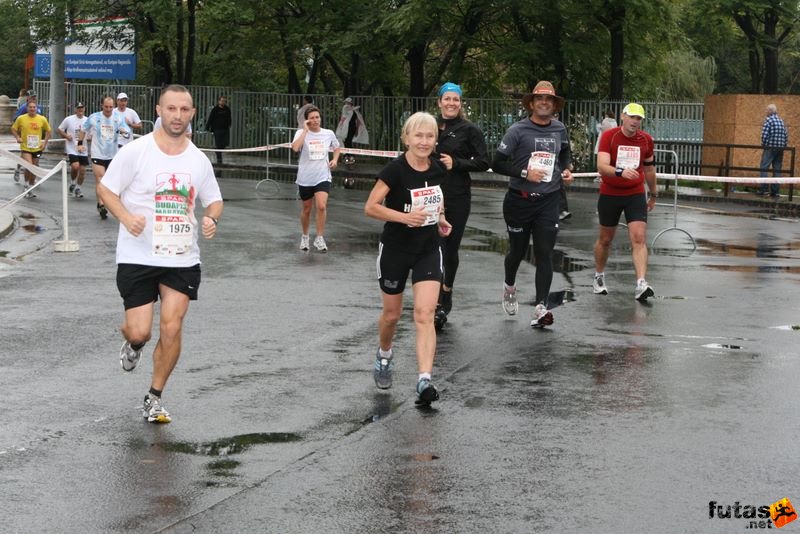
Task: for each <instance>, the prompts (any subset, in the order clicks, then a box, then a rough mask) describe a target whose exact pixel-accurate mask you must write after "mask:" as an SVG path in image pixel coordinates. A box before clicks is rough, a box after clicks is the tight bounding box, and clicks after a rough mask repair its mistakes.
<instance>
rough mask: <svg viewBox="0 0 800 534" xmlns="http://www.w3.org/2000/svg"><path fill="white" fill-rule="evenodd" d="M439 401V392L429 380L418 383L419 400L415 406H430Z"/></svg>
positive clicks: (424, 379)
mask: <svg viewBox="0 0 800 534" xmlns="http://www.w3.org/2000/svg"><path fill="white" fill-rule="evenodd" d="M437 400H439V390H437V389H436V386H434V385H433V382H431V380H430V379H429V378H421V379H420V380H419V382H417V400H416V401H414V402H415V404H418V405H424V406H430V405H431V403H432V402H434V401H437Z"/></svg>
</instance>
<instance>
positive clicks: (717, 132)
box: [702, 95, 800, 177]
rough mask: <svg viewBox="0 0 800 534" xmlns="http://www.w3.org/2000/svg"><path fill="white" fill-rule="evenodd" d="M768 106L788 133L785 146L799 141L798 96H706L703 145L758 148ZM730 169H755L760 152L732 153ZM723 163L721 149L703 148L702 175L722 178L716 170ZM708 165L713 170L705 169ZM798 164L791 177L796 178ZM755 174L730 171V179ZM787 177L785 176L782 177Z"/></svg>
mask: <svg viewBox="0 0 800 534" xmlns="http://www.w3.org/2000/svg"><path fill="white" fill-rule="evenodd" d="M768 104H775V105H776V106H777V107H778V116H780V117H781V118H782V119H783V122H784V123H785V124H786V129H787V130H788V132H789V144H788V146H790V147H794V146H796V145H797V140H798V139H800V96H798V95H709V96H707V97H706V98H705V110H704V125H703V142H704V143H725V144H734V145H759V146H760V145H761V126H762V125H763V123H764V118H765V111H766V108H767V105H768ZM731 150H732V151H731V166H733V167H752V168H754V169H757V168H758V165H759V163H760V161H761V152H762V151H761V149H760V148H736V149H731ZM724 161H725V149H724V148H712V147H705V148H703V165H704V167H703V172H702V174H705V175H709V176H719V175H720V174H724V171H720V169H719V167H721V166H722V165H723V163H724ZM790 161H791V160H790V154H789V152H786V153H785V154H784V156H783V168H784V169H789V166H790ZM706 165H711V166H713V167H705V166H706ZM798 167H800V165H798V161H797V159H796V160H795V168H794V169H792V174H791V176H798ZM758 174H759V173H758V171H757V170H750V171H731V172H730V176H758ZM783 176H784V177H785V176H787V175H786V174H784V175H783Z"/></svg>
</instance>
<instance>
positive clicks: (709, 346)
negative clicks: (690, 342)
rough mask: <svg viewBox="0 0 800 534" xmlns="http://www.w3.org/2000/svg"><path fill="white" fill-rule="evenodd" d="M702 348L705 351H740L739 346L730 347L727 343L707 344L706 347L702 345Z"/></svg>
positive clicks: (740, 347)
mask: <svg viewBox="0 0 800 534" xmlns="http://www.w3.org/2000/svg"><path fill="white" fill-rule="evenodd" d="M703 347H704V348H707V349H726V350H741V349H742V346H741V345H730V344H728V343H709V344H707V345H703Z"/></svg>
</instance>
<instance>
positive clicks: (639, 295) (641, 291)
mask: <svg viewBox="0 0 800 534" xmlns="http://www.w3.org/2000/svg"><path fill="white" fill-rule="evenodd" d="M653 295H655V292H654V291H653V288H652V287H650V284H648V283H647V281H646V280H640V281H639V283H637V284H636V294H635V297H634V298H636V300H638V301H639V302H644V301H646V300H647V299H648V298H650V297H652V296H653Z"/></svg>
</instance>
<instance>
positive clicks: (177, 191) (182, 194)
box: [153, 177, 194, 256]
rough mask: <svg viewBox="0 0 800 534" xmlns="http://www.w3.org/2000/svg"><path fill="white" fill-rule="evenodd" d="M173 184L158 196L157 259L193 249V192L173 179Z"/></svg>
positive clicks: (154, 232)
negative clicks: (191, 195) (191, 196)
mask: <svg viewBox="0 0 800 534" xmlns="http://www.w3.org/2000/svg"><path fill="white" fill-rule="evenodd" d="M167 183H168V184H169V183H170V181H168V182H167ZM170 185H171V186H172V188H166V189H162V190H160V191H157V192H156V194H155V210H154V211H153V255H154V256H179V255H181V254H186V253H187V252H189V250H191V248H192V237H193V231H194V225H193V221H192V217H191V212H192V210H191V203H192V200H191V198H190V192H189V191H188V190H187V189H186V187H185V186H184V185H183V184H182V183H181V182H180V181H178V180H176V179H174V177H173V180H172V181H171V184H170Z"/></svg>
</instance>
